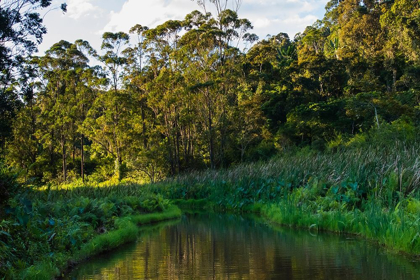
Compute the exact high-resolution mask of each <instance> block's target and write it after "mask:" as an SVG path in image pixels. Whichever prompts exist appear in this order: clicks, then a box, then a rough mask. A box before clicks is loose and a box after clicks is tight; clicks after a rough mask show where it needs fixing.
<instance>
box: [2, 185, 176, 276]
mask: <svg viewBox="0 0 420 280" xmlns="http://www.w3.org/2000/svg"><path fill="white" fill-rule="evenodd" d="M42 195H44V194H37V193H35V194H34V193H27V194H26V195H25V194H21V195H19V196H16V197H15V198H14V199H15V200H16V201H15V205H14V204H13V201H12V203H11V205H10V206H9V207H7V208H6V213H7V214H8V215H7V217H8V219H3V220H2V222H1V228H0V230H1V231H0V235H1V240H0V245H1V247H0V248H1V262H0V263H1V267H0V268H1V269H2V275H4V276H5V277H6V279H53V278H55V277H59V276H60V275H61V273H62V272H63V271H65V270H67V269H68V268H70V267H72V266H74V265H75V264H77V263H79V262H81V261H83V260H85V259H87V258H90V257H92V256H95V255H97V254H100V253H104V252H107V251H110V250H113V249H115V248H117V247H119V246H120V245H122V244H124V243H128V242H132V241H135V240H136V239H137V237H138V235H139V232H141V231H142V226H144V225H147V224H152V223H158V222H161V221H165V220H169V219H177V218H180V217H181V211H180V209H179V208H178V207H176V206H174V205H171V204H170V203H169V201H168V200H164V199H162V198H161V197H160V196H153V195H149V196H142V197H134V196H121V197H116V196H108V197H102V198H97V199H91V198H87V197H78V198H71V199H65V198H63V197H61V198H58V199H54V200H52V199H51V197H50V199H49V200H48V199H47V200H45V199H42Z"/></svg>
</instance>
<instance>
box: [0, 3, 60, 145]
mask: <svg viewBox="0 0 420 280" xmlns="http://www.w3.org/2000/svg"><path fill="white" fill-rule="evenodd" d="M51 2H52V1H51V0H5V1H0V152H2V151H1V150H3V148H4V144H5V141H6V138H7V137H9V136H10V134H11V129H12V128H11V123H12V120H13V118H14V116H15V113H16V112H17V111H18V109H19V108H21V107H22V106H23V104H22V102H21V98H20V97H19V88H20V87H19V86H17V84H18V83H19V82H18V77H19V76H21V74H20V73H22V72H24V71H25V67H22V66H23V65H24V64H25V63H24V61H25V57H27V56H29V55H31V54H32V53H33V52H35V51H36V49H37V45H38V44H40V43H41V42H42V38H43V36H44V35H45V33H46V32H47V29H46V28H45V26H44V25H43V22H42V21H43V17H42V16H41V15H40V14H39V13H40V12H41V11H42V10H45V9H47V8H48V7H50V6H51ZM57 8H58V7H57ZM61 9H62V10H63V11H66V5H65V4H62V5H61ZM22 75H23V74H22Z"/></svg>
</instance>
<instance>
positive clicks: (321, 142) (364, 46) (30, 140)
mask: <svg viewBox="0 0 420 280" xmlns="http://www.w3.org/2000/svg"><path fill="white" fill-rule="evenodd" d="M46 2H48V1H46ZM210 2H211V5H215V6H216V9H215V10H216V11H217V12H216V13H214V14H210V13H206V12H200V11H193V12H191V13H190V14H188V15H187V16H186V17H185V19H184V20H182V21H178V20H170V21H167V22H165V23H164V24H162V25H159V26H157V27H156V28H150V29H149V28H147V27H145V26H141V25H136V26H134V27H133V28H132V29H131V30H130V34H125V33H122V32H120V33H105V34H104V35H103V44H102V47H101V50H100V51H99V50H98V51H97V50H94V49H92V48H91V46H90V45H89V43H88V42H86V41H82V40H78V41H76V42H74V43H70V42H66V41H60V42H58V43H56V44H54V45H53V46H52V47H51V48H50V49H49V50H48V51H47V52H46V53H45V55H44V56H42V57H26V58H25V59H24V58H23V56H22V59H21V60H19V61H18V63H16V62H15V65H14V66H13V67H15V68H17V67H18V68H19V69H20V73H21V74H20V75H8V76H7V77H6V76H5V75H4V73H3V74H2V80H1V83H2V85H1V86H2V88H1V91H2V92H1V95H2V100H1V102H2V109H1V110H2V116H1V124H0V125H1V131H2V133H1V135H0V136H1V138H0V140H1V147H2V150H1V152H2V156H3V157H4V159H5V161H6V162H7V163H8V164H10V165H12V166H14V167H16V168H18V169H20V170H22V172H21V175H22V178H24V179H26V180H28V179H30V178H32V179H33V178H35V179H36V180H37V181H38V182H48V181H52V180H54V181H56V182H63V181H69V180H75V179H79V178H81V179H82V180H85V179H88V180H92V181H105V180H109V179H111V178H114V179H118V180H120V179H122V178H124V177H130V176H137V177H138V176H140V177H143V178H148V180H150V181H155V180H158V179H160V178H163V177H166V176H171V175H176V174H179V173H183V172H186V171H189V170H192V169H204V168H225V167H228V166H231V165H232V164H237V163H240V162H244V161H256V160H261V159H267V158H269V157H270V156H272V155H274V154H276V153H278V152H281V151H283V150H285V149H288V148H290V147H296V146H297V147H304V146H311V147H312V148H313V149H317V150H323V149H326V148H334V147H338V146H340V145H346V144H347V143H349V142H351V141H352V139H355V137H358V135H359V137H360V135H364V134H365V133H367V132H369V130H373V129H375V130H381V129H384V128H383V127H386V126H387V125H388V126H389V125H392V126H394V127H396V131H398V129H399V127H405V128H407V127H409V128H413V129H414V128H415V127H416V126H418V125H419V124H420V123H419V120H420V118H419V113H420V110H419V98H420V78H419V77H420V60H419V59H420V4H419V2H418V1H410V0H388V1H386V0H383V1H380V0H364V1H361V0H344V1H339V0H332V1H330V2H329V3H328V4H327V6H326V14H325V17H324V19H322V20H318V21H317V22H315V23H314V24H313V25H312V26H308V27H307V28H306V29H305V31H304V32H302V33H299V34H297V35H296V36H295V38H289V36H288V35H287V34H285V33H279V34H278V35H274V36H267V37H266V38H265V39H263V40H260V41H258V38H257V36H256V35H254V34H252V33H250V31H251V30H252V26H251V23H250V22H249V21H248V20H247V19H241V18H240V17H238V15H237V12H236V11H237V10H238V9H235V8H234V9H233V10H230V9H227V8H225V7H224V5H222V4H223V3H221V2H224V1H210ZM234 2H235V3H236V4H237V6H236V8H239V5H240V1H234ZM205 4H206V3H205V1H199V5H201V6H202V7H204V8H205ZM205 10H206V9H203V11H205ZM234 10H236V11H234ZM3 11H4V10H2V12H3ZM3 35H4V34H3ZM3 41H4V40H3ZM133 42H135V43H133ZM244 46H245V47H246V48H245V50H244V51H242V50H241V49H244ZM93 58H94V59H95V61H99V62H101V66H94V67H93V66H91V65H90V64H89V60H92V59H93ZM2 63H3V62H2ZM10 69H12V68H10ZM3 103H4V104H3Z"/></svg>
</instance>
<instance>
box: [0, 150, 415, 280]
mask: <svg viewBox="0 0 420 280" xmlns="http://www.w3.org/2000/svg"><path fill="white" fill-rule="evenodd" d="M418 147H419V145H418V144H416V143H403V142H395V143H393V145H387V146H378V145H377V146H362V147H356V148H351V149H350V148H348V149H343V150H339V151H330V152H323V153H321V152H314V151H311V150H301V151H298V152H295V153H285V154H282V155H281V156H279V157H277V158H274V159H272V160H270V161H268V162H259V163H252V164H242V165H239V166H236V167H233V168H230V169H227V170H217V171H216V170H209V171H203V172H192V173H190V174H187V175H184V176H179V177H176V178H172V179H168V180H166V181H162V182H159V183H155V184H148V185H139V184H135V183H131V182H126V183H124V182H120V183H112V182H110V183H108V184H102V185H101V186H94V185H88V186H86V185H80V184H69V185H64V186H58V187H46V188H43V189H41V190H36V189H31V190H27V191H26V192H25V191H24V192H22V193H21V194H19V195H18V196H16V197H14V198H12V199H11V200H10V201H9V203H8V205H9V206H8V207H7V208H6V212H7V214H6V215H8V217H9V218H8V219H5V220H3V221H2V223H1V224H0V226H1V228H0V241H1V242H0V246H1V247H0V248H1V250H2V254H1V259H0V264H1V266H0V269H3V271H4V273H9V275H19V276H22V275H23V276H26V275H37V274H40V273H41V271H54V275H57V274H58V273H59V271H60V269H57V268H59V267H65V266H68V265H71V264H72V263H71V261H70V263H69V262H68V260H69V259H71V258H70V257H73V258H74V260H75V261H77V260H79V259H80V258H83V256H84V255H89V254H90V253H92V254H94V253H97V252H98V251H96V250H98V249H97V248H99V247H100V248H108V247H107V246H108V245H107V244H108V243H109V244H110V245H109V248H108V249H111V248H114V247H116V246H118V245H119V244H120V243H119V242H117V241H114V238H117V237H118V238H121V240H124V239H125V238H128V237H130V236H133V234H132V232H134V231H135V228H136V227H135V226H134V224H136V223H140V221H139V220H136V219H140V218H134V217H132V216H133V215H135V214H137V213H144V214H146V213H155V212H158V213H163V212H164V211H166V210H168V209H169V208H170V205H171V204H172V203H173V204H176V205H178V206H179V207H180V208H185V209H204V210H207V211H229V212H255V213H259V214H261V215H262V216H263V217H264V218H265V219H266V220H267V221H268V222H271V223H275V224H281V225H287V226H294V227H301V228H307V229H310V230H311V231H317V230H319V231H323V230H327V231H333V232H339V233H351V234H356V235H359V236H361V237H364V238H367V239H369V240H372V241H375V242H377V243H378V244H381V245H384V246H386V247H387V248H389V249H392V250H394V251H399V252H405V253H407V254H410V255H420V219H418V217H419V215H420V195H419V189H420V172H419V170H420V159H419V154H420V151H419V148H418ZM176 215H180V212H177V214H176ZM128 216H131V217H130V218H127V217H128ZM130 219H131V220H130ZM122 229H124V231H121V232H118V230H122ZM114 231H115V232H117V233H115V236H113V235H111V234H110V233H111V232H114ZM131 231H132V232H131ZM105 236H108V237H105ZM95 237H97V238H98V239H95V240H96V241H95V243H92V244H93V245H86V244H88V243H89V241H91V240H94V238H95ZM92 242H93V241H92ZM76 252H79V254H81V256H78V255H77V254H76ZM69 256H70V257H69ZM51 263H53V264H58V265H56V266H50V265H49V264H51ZM23 270H24V271H25V273H26V274H20V273H21V272H22V271H23ZM27 277H29V276H27Z"/></svg>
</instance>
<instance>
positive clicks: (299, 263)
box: [65, 214, 420, 280]
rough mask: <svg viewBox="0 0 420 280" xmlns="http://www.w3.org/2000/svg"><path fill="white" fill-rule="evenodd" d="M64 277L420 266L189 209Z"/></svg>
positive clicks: (313, 275)
mask: <svg viewBox="0 0 420 280" xmlns="http://www.w3.org/2000/svg"><path fill="white" fill-rule="evenodd" d="M65 279H258V280H264V279H281V280H289V279H290V280H295V279H305V280H306V279H326V280H332V279H340V280H346V279H358V280H359V279H360V280H363V279H368V280H376V279H380V280H381V279H382V280H385V279H390V280H391V279H392V280H395V279H404V280H408V279H420V263H418V262H415V261H413V260H411V259H409V258H407V257H403V256H398V255H395V254H389V253H386V251H385V250H384V249H382V248H380V247H378V246H374V245H371V244H369V243H368V242H366V241H363V240H358V239H353V238H349V237H345V236H337V235H330V234H316V233H311V232H308V231H296V230H291V229H284V228H282V229H276V230H273V229H272V228H270V227H268V226H266V225H264V224H263V223H262V222H260V221H258V219H252V218H245V217H241V216H237V215H228V214H190V215H186V216H184V217H183V218H182V219H181V221H177V222H171V223H170V224H167V225H166V226H162V225H160V226H157V227H156V226H155V227H154V228H150V229H149V230H147V231H146V233H144V234H143V235H142V236H140V237H139V239H138V241H137V242H136V243H132V244H128V245H126V246H124V247H122V248H121V249H118V250H117V251H115V252H112V253H107V254H103V255H101V256H99V257H95V258H94V259H93V260H90V261H88V262H86V263H84V264H81V265H79V266H78V267H77V268H76V269H75V270H73V271H72V272H71V273H70V274H69V275H67V276H66V278H65Z"/></svg>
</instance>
